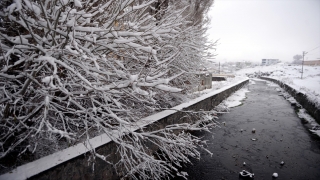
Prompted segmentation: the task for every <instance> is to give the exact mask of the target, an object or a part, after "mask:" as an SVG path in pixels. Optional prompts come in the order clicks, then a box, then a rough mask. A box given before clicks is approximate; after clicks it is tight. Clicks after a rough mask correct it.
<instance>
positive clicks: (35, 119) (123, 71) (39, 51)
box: [0, 0, 212, 178]
mask: <svg viewBox="0 0 320 180" xmlns="http://www.w3.org/2000/svg"><path fill="white" fill-rule="evenodd" d="M157 2H158V1H157V0H142V1H140V0H139V1H136V0H98V1H97V0H89V1H81V0H70V1H68V0H61V1H49V0H46V1H36V0H16V1H9V0H3V1H1V2H0V3H1V5H0V7H1V9H0V47H1V57H0V87H1V88H0V119H1V126H0V144H1V147H0V159H5V158H8V154H10V153H13V154H19V155H23V153H32V154H34V155H35V156H36V157H39V156H43V155H46V153H47V154H48V153H52V152H53V151H55V150H59V149H63V148H65V147H68V146H70V145H72V144H74V143H78V142H84V141H86V140H87V139H88V138H92V137H94V136H96V135H98V134H101V133H106V134H107V135H108V136H109V137H110V138H111V139H112V140H113V141H114V142H116V144H117V145H118V149H119V153H120V154H121V155H122V156H123V158H124V159H125V160H127V158H128V157H129V156H130V154H134V156H135V158H138V159H140V160H139V161H137V162H138V163H134V162H135V159H130V158H129V160H130V161H131V160H132V162H131V163H133V164H128V163H129V161H128V162H127V163H123V162H119V163H117V165H119V167H121V168H120V169H122V170H121V171H122V172H125V174H126V175H127V176H134V175H133V174H134V173H137V172H138V169H139V172H140V171H141V167H144V168H145V169H144V170H143V171H149V170H150V168H151V167H152V168H153V167H155V166H158V167H163V171H162V170H161V171H160V170H159V169H157V173H158V174H155V177H158V178H160V177H163V176H165V174H168V172H169V170H168V169H170V168H172V167H168V162H167V161H163V160H156V159H155V158H154V157H153V156H152V155H151V154H149V152H148V151H147V150H146V149H145V148H144V142H142V141H141V142H137V143H132V142H134V141H133V139H131V141H129V140H127V138H125V137H127V136H126V133H128V132H130V133H131V134H134V137H138V139H141V137H145V138H149V139H153V140H152V141H153V142H154V143H155V144H156V145H160V144H159V143H160V142H158V141H157V139H161V138H160V137H162V138H168V139H171V140H172V142H175V143H174V144H175V146H177V144H178V141H184V142H185V143H191V144H194V145H193V146H190V148H192V149H189V150H188V151H185V152H186V153H187V154H188V153H189V154H192V153H194V154H197V153H196V152H195V151H194V149H193V148H194V147H195V144H197V143H198V141H197V138H196V137H193V136H191V135H189V134H188V133H186V132H185V133H184V134H181V135H175V134H170V133H168V132H167V130H164V131H163V132H157V133H158V134H157V135H156V136H155V134H156V133H146V132H131V131H130V129H128V127H130V126H135V123H136V122H137V121H138V120H139V119H140V118H141V117H144V116H146V115H148V114H151V113H153V112H154V110H156V109H159V108H163V107H170V105H167V104H163V102H166V103H167V102H168V100H169V99H173V95H174V93H178V92H184V91H187V90H188V89H191V88H190V87H192V84H193V83H195V82H196V80H197V78H196V77H195V76H194V75H191V74H190V73H189V72H196V71H197V70H198V69H200V64H201V63H202V62H203V60H204V58H205V57H206V56H207V54H208V53H207V51H208V49H207V48H209V47H212V44H211V45H208V43H207V41H206V38H205V37H204V32H205V29H204V26H203V24H201V23H196V24H192V25H191V24H190V18H191V17H190V14H188V13H187V10H188V8H185V7H184V4H183V3H185V2H184V1H181V2H180V1H178V2H173V1H172V2H171V1H170V3H163V6H162V7H160V9H158V10H157V12H156V13H152V11H151V10H150V9H154V7H153V6H154V3H157ZM188 7H189V6H188ZM185 14H188V15H185ZM156 16H157V18H155V17H156ZM170 103H171V102H170ZM182 127H183V128H182ZM186 127H188V128H192V126H187V125H186V126H181V127H180V130H185V128H186ZM170 128H171V129H173V127H170ZM175 128H177V127H175ZM193 128H194V127H193ZM196 129H198V128H196ZM198 130H200V129H198ZM115 132H117V133H115ZM115 134H118V136H115ZM151 135H152V138H151ZM148 136H150V137H148ZM126 141H128V142H126ZM188 141H190V142H188ZM199 142H200V141H199ZM191 144H190V145H191ZM167 145H168V146H169V142H167ZM44 146H48V147H50V148H48V149H50V151H47V150H43V151H41V149H44V148H45V147H44ZM182 147H183V146H182V145H181V146H180V144H179V146H177V148H176V149H172V150H175V151H176V152H177V153H178V155H179V158H177V159H178V160H182V161H186V159H185V157H187V156H182V154H179V153H183V152H184V151H182V149H183V148H182ZM88 148H90V146H88ZM142 149H143V151H141V152H139V153H138V152H137V151H138V150H139V151H140V150H142ZM163 151H167V152H169V149H163ZM16 152H17V153H16ZM91 152H92V154H93V155H94V157H96V156H97V157H99V158H101V159H106V158H104V157H107V155H99V154H97V153H96V152H95V151H94V149H93V150H92V151H91ZM106 161H107V159H106ZM133 165H135V166H133ZM119 172H120V170H119ZM130 172H131V173H130ZM138 174H139V173H138ZM144 175H146V174H143V173H142V174H141V173H140V176H144Z"/></svg>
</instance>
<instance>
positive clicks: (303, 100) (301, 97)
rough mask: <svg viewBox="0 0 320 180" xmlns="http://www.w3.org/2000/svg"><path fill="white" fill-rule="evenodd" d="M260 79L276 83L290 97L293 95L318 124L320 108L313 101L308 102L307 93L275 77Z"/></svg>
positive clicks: (319, 121)
mask: <svg viewBox="0 0 320 180" xmlns="http://www.w3.org/2000/svg"><path fill="white" fill-rule="evenodd" d="M260 78H261V79H264V80H268V81H271V82H274V83H276V84H278V85H279V86H280V87H282V88H283V89H284V90H285V91H287V92H288V93H289V94H290V95H291V96H292V97H294V98H295V99H296V100H297V101H298V102H299V104H300V105H301V106H302V107H303V108H304V109H306V110H307V111H308V113H309V114H310V115H311V116H312V117H313V118H314V119H315V120H316V121H317V123H319V124H320V109H319V107H317V106H316V105H315V104H314V103H313V102H310V101H309V100H308V98H307V95H305V94H303V93H301V92H299V91H297V90H295V89H294V88H292V87H290V86H288V85H287V84H284V83H282V82H281V81H278V80H276V79H272V78H268V77H260Z"/></svg>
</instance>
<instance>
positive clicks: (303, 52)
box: [301, 51, 307, 79]
mask: <svg viewBox="0 0 320 180" xmlns="http://www.w3.org/2000/svg"><path fill="white" fill-rule="evenodd" d="M306 54H307V52H305V51H302V71H301V79H302V76H303V64H304V55H306Z"/></svg>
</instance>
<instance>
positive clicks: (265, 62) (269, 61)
mask: <svg viewBox="0 0 320 180" xmlns="http://www.w3.org/2000/svg"><path fill="white" fill-rule="evenodd" d="M279 62H280V61H279V59H262V62H261V65H262V66H269V65H272V64H277V63H279Z"/></svg>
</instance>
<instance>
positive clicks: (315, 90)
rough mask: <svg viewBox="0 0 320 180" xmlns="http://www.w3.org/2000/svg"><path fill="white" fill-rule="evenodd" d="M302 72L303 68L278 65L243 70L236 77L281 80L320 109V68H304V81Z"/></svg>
mask: <svg viewBox="0 0 320 180" xmlns="http://www.w3.org/2000/svg"><path fill="white" fill-rule="evenodd" d="M301 70H302V68H301V66H296V65H295V66H288V65H284V64H277V65H272V66H257V67H254V68H246V69H241V70H239V71H237V72H236V75H239V76H249V77H255V76H258V75H262V76H268V77H270V78H273V79H277V80H280V81H281V82H283V83H285V84H287V85H289V86H291V87H292V88H294V89H296V90H298V91H299V92H302V93H304V94H306V95H307V96H308V99H309V100H310V101H312V102H314V103H315V104H316V105H317V106H318V107H320V66H304V68H303V78H302V79H301Z"/></svg>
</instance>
